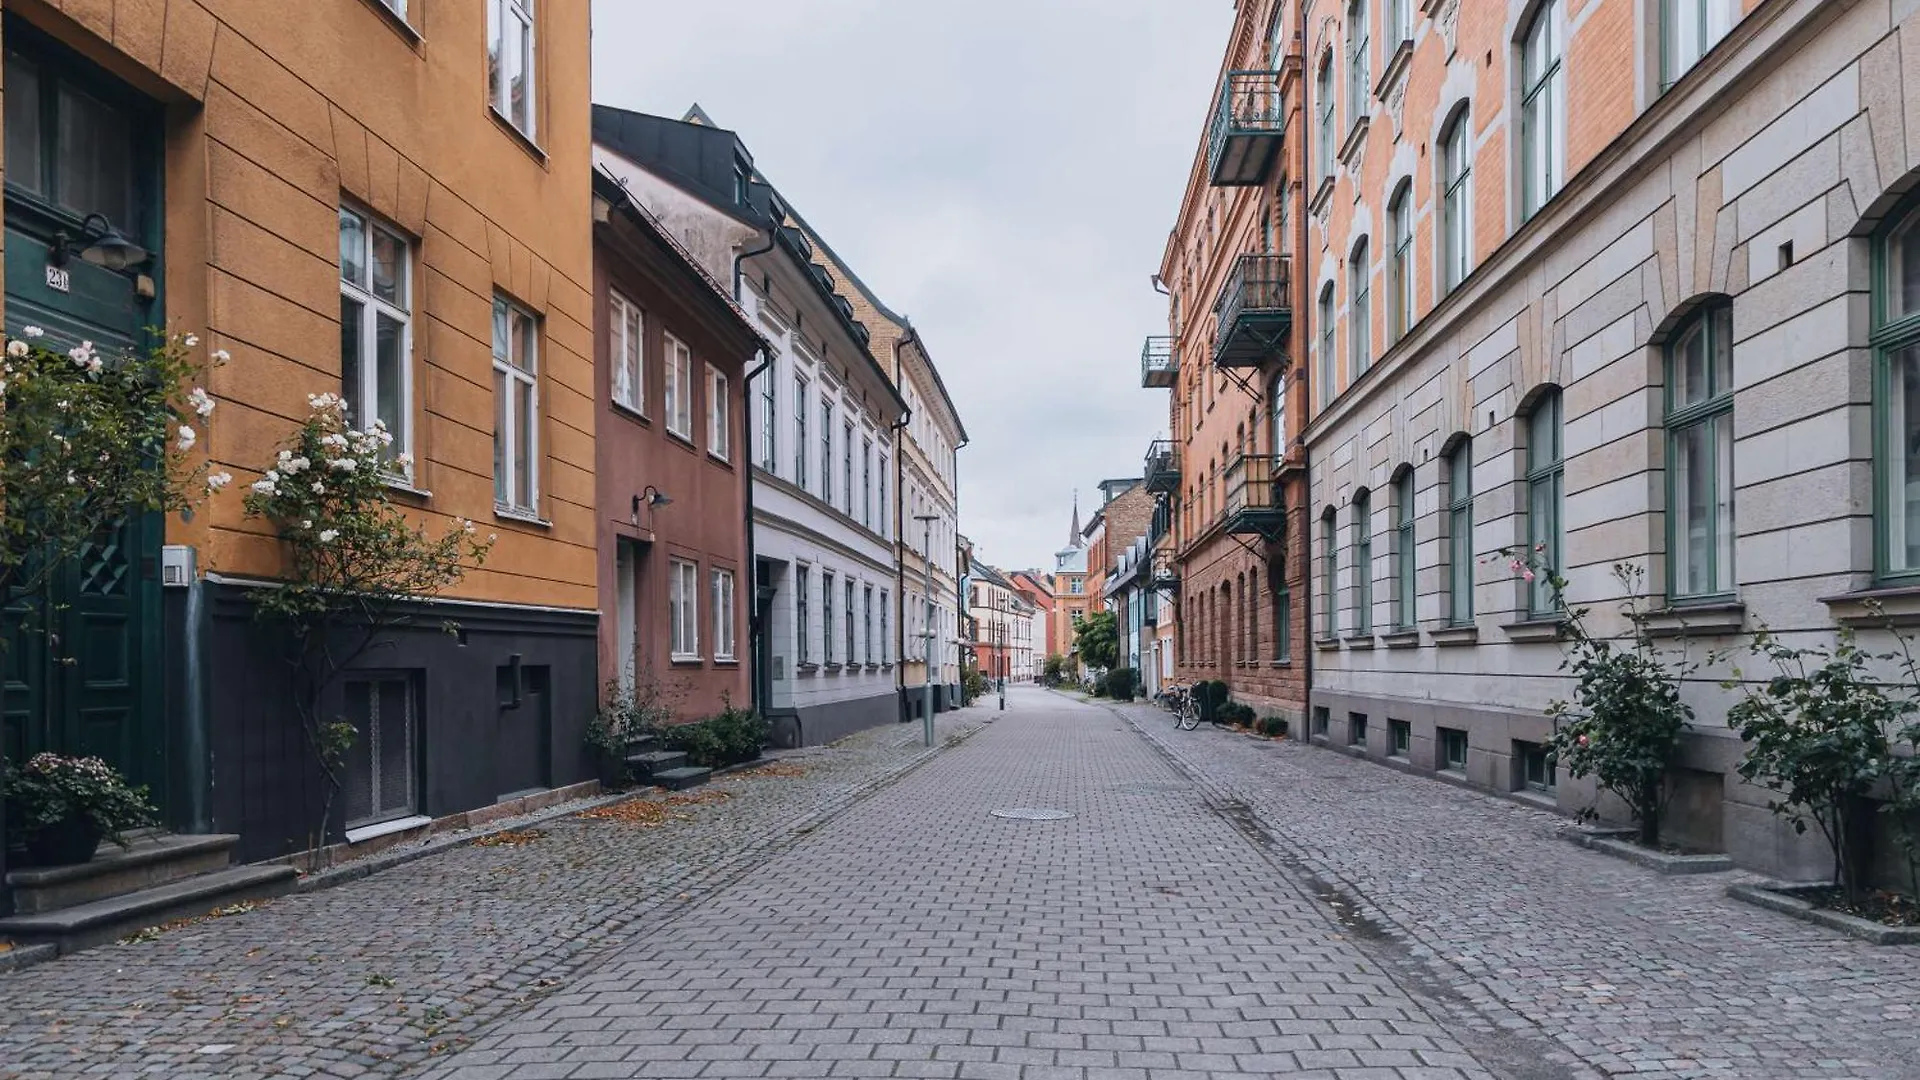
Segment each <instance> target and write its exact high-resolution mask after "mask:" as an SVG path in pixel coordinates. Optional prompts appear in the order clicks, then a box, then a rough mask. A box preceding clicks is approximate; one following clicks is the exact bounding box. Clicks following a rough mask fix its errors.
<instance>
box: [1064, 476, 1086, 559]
mask: <svg viewBox="0 0 1920 1080" xmlns="http://www.w3.org/2000/svg"><path fill="white" fill-rule="evenodd" d="M1082 543H1084V541H1082V540H1081V539H1080V489H1079V488H1074V489H1073V532H1072V533H1070V534H1069V535H1068V536H1067V546H1068V547H1070V548H1077V547H1079V546H1080V545H1081V544H1082Z"/></svg>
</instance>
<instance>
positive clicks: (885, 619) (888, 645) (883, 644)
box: [880, 589, 893, 664]
mask: <svg viewBox="0 0 1920 1080" xmlns="http://www.w3.org/2000/svg"><path fill="white" fill-rule="evenodd" d="M892 601H893V596H892V594H890V593H889V592H887V590H885V589H881V590H880V662H881V663H883V664H891V663H893V637H892V635H891V634H889V633H888V630H889V628H890V625H891V623H892V620H891V618H889V614H888V613H889V612H891V611H892V610H893V609H892V606H891V605H892Z"/></svg>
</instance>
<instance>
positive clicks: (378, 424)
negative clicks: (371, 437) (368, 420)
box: [367, 416, 387, 431]
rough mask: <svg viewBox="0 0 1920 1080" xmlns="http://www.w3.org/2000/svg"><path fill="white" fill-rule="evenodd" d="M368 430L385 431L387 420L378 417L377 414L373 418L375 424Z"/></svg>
mask: <svg viewBox="0 0 1920 1080" xmlns="http://www.w3.org/2000/svg"><path fill="white" fill-rule="evenodd" d="M367 430H369V431H385V430H387V422H386V421H385V420H382V419H380V418H379V417H377V416H376V417H374V418H373V426H372V427H370V428H368V429H367Z"/></svg>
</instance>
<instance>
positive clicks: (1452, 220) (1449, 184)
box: [1435, 109, 1473, 296]
mask: <svg viewBox="0 0 1920 1080" xmlns="http://www.w3.org/2000/svg"><path fill="white" fill-rule="evenodd" d="M1440 235H1441V240H1440V263H1441V265H1440V273H1439V274H1437V275H1435V276H1436V277H1438V278H1439V281H1440V295H1441V296H1446V295H1447V294H1448V293H1451V292H1452V291H1453V290H1455V289H1457V288H1459V287H1460V285H1461V284H1462V283H1464V282H1465V281H1466V280H1467V278H1468V277H1469V276H1471V275H1472V273H1473V116H1472V114H1471V113H1469V112H1468V111H1467V110H1466V109H1461V110H1460V112H1459V113H1458V114H1457V115H1455V116H1454V118H1453V126H1452V127H1450V128H1448V129H1447V132H1446V134H1445V135H1443V136H1442V137H1441V140H1440Z"/></svg>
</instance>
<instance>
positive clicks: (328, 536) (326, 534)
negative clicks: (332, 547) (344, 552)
mask: <svg viewBox="0 0 1920 1080" xmlns="http://www.w3.org/2000/svg"><path fill="white" fill-rule="evenodd" d="M339 535H340V530H339V529H321V530H320V542H321V543H323V544H331V543H333V538H334V537H336V536H339Z"/></svg>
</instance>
